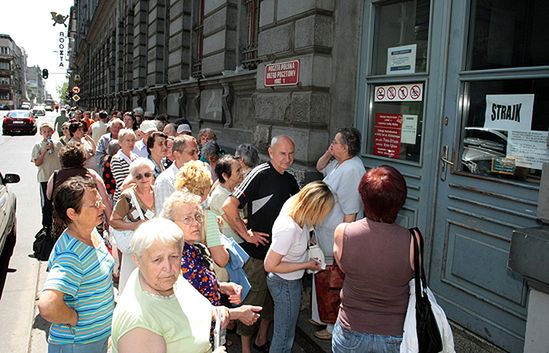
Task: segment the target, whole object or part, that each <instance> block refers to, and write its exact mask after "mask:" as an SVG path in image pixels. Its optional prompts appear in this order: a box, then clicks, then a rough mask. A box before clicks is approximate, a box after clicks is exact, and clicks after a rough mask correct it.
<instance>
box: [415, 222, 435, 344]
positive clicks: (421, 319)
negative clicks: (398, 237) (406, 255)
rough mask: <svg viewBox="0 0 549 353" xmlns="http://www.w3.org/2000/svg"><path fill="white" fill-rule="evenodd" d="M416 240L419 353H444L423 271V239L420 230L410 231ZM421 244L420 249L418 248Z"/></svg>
mask: <svg viewBox="0 0 549 353" xmlns="http://www.w3.org/2000/svg"><path fill="white" fill-rule="evenodd" d="M410 234H411V235H412V237H413V239H414V269H415V271H414V279H415V281H414V282H415V287H416V330H417V342H418V347H419V351H418V353H439V352H440V351H442V338H441V336H440V330H439V328H438V324H437V321H436V319H435V315H434V314H433V310H432V309H431V302H430V301H429V298H428V297H427V280H426V278H425V271H424V269H423V261H421V263H420V258H421V259H422V260H423V237H422V236H421V232H420V231H419V229H418V228H412V229H410ZM418 243H419V247H418Z"/></svg>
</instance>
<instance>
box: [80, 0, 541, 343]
mask: <svg viewBox="0 0 549 353" xmlns="http://www.w3.org/2000/svg"><path fill="white" fill-rule="evenodd" d="M547 13H549V5H548V4H547V3H546V2H543V1H536V0H529V1H525V2H515V1H507V0H505V1H480V0H468V1H451V0H441V1H429V0H401V1H383V0H379V1H377V0H349V1H335V0H301V1H294V0H262V1H259V0H206V1H204V0H188V1H183V0H150V1H143V0H118V1H83V0H78V1H75V6H74V8H73V17H74V22H73V23H74V25H73V27H72V28H71V33H72V34H73V37H74V38H75V42H74V43H73V45H74V51H73V55H74V56H73V57H72V58H71V60H72V61H71V69H72V73H73V76H72V80H73V81H72V83H71V84H78V85H79V87H81V95H80V96H81V97H82V101H81V102H80V103H79V104H81V105H83V106H87V107H94V106H98V107H103V108H108V109H119V110H129V109H131V108H134V107H136V106H141V107H143V108H144V109H145V110H147V111H153V112H155V113H156V114H165V115H167V116H168V117H169V118H170V119H177V118H179V117H185V118H187V119H189V120H190V121H191V122H192V123H193V126H194V127H195V129H196V127H210V128H212V129H214V130H215V131H217V132H218V136H219V142H220V144H222V145H223V146H224V147H225V149H226V150H227V151H231V148H234V147H235V146H237V145H238V144H240V143H243V142H252V143H255V144H256V145H257V146H259V147H260V149H261V150H262V151H263V152H265V151H266V146H267V144H268V142H269V140H270V138H271V137H272V136H275V135H278V134H287V135H290V136H292V137H293V138H294V140H295V141H296V142H297V145H296V155H295V157H296V165H295V166H296V167H295V169H294V172H295V173H296V174H297V175H298V177H299V178H300V179H301V180H307V179H308V178H311V177H313V175H314V172H313V166H314V165H315V163H316V161H317V159H318V157H319V156H320V155H322V153H323V152H324V151H325V149H326V148H327V147H328V144H329V141H330V140H331V138H332V137H333V135H334V133H335V132H336V131H337V129H338V128H341V127H345V126H355V127H357V128H358V129H359V130H360V131H361V132H362V134H363V146H362V151H361V156H362V158H363V161H364V163H365V165H366V166H367V167H373V166H376V165H380V164H389V165H393V166H395V167H396V168H398V169H399V170H400V171H401V172H402V173H403V175H405V177H406V180H407V183H408V198H407V202H406V205H405V207H404V209H403V211H402V212H401V214H400V215H399V219H398V222H399V223H401V224H402V225H405V226H408V227H412V226H415V225H417V226H419V227H420V228H421V229H423V230H424V234H425V238H426V240H427V249H426V255H427V258H426V259H425V261H426V264H427V265H428V266H427V268H428V269H429V273H430V285H431V288H432V289H433V291H434V292H435V293H436V294H437V298H438V299H439V302H440V303H441V304H442V306H443V307H444V309H445V310H446V312H447V314H448V316H449V318H450V319H451V320H452V321H454V322H455V323H456V324H457V325H459V326H461V327H463V328H464V329H465V330H466V331H468V332H470V333H473V334H475V335H478V336H480V337H481V338H484V339H486V340H487V341H488V342H491V343H493V344H494V345H496V346H498V347H501V348H503V349H505V350H507V351H510V352H522V348H523V346H524V333H525V327H526V320H527V314H526V313H527V311H526V306H527V302H528V293H529V292H528V287H527V285H526V282H525V281H524V279H523V278H522V277H521V276H520V275H518V274H517V273H515V272H513V271H511V270H510V269H509V268H508V266H507V262H508V257H509V247H510V239H511V235H512V232H513V230H514V229H517V228H524V227H532V226H535V225H536V209H537V198H538V191H539V183H540V179H541V178H542V175H541V164H542V163H543V162H544V161H549V151H548V150H547V144H546V143H545V141H546V140H547V130H548V127H549V120H548V119H547V118H545V117H544V113H545V111H547V109H546V106H547V105H548V104H549V97H548V94H549V93H548V92H549V90H548V89H546V88H547V86H548V85H549V54H548V53H549V52H548V51H547V50H546V49H545V48H546V45H545V44H546V42H547V36H546V35H545V34H544V33H545V32H544V31H543V30H542V29H541V27H540V26H541V24H542V23H543V18H544V16H545V14H547ZM277 64H279V65H277ZM288 68H289V69H288ZM291 70H294V71H292V72H290V71H291ZM297 71H298V73H297ZM75 74H77V75H78V78H79V79H80V81H76V82H75V81H74V79H75ZM290 76H291V78H294V79H295V80H291V79H290ZM283 78H284V80H283ZM285 78H288V79H287V80H285Z"/></svg>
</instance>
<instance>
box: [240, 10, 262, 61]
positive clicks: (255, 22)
mask: <svg viewBox="0 0 549 353" xmlns="http://www.w3.org/2000/svg"><path fill="white" fill-rule="evenodd" d="M242 4H243V5H244V11H245V18H246V19H247V21H246V28H247V33H246V37H245V38H244V45H243V47H242V49H241V53H242V65H243V66H244V67H245V68H246V69H255V68H257V64H258V63H259V59H258V58H257V35H258V32H259V8H260V4H259V0H243V1H242Z"/></svg>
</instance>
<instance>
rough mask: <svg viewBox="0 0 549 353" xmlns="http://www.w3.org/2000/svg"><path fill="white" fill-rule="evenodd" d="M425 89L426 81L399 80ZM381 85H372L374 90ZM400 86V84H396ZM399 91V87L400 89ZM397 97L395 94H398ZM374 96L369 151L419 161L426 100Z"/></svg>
mask: <svg viewBox="0 0 549 353" xmlns="http://www.w3.org/2000/svg"><path fill="white" fill-rule="evenodd" d="M400 85H401V86H416V87H420V89H421V90H422V89H423V83H413V84H400ZM380 87H391V86H375V87H374V86H372V87H371V88H372V90H373V92H376V91H377V90H379V89H380ZM394 87H398V85H394ZM397 95H398V91H397ZM395 99H396V98H395ZM378 100H379V99H376V98H372V102H371V103H370V106H371V107H372V109H371V111H370V117H369V119H368V121H369V125H368V126H369V128H368V134H369V136H368V139H367V153H368V154H371V155H374V156H380V157H386V158H392V159H400V160H404V161H412V162H419V158H420V153H421V138H422V131H423V100H422V99H418V100H417V101H396V102H395V101H391V102H387V101H378Z"/></svg>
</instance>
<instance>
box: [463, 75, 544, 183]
mask: <svg viewBox="0 0 549 353" xmlns="http://www.w3.org/2000/svg"><path fill="white" fill-rule="evenodd" d="M464 96H465V99H464V121H465V127H464V131H463V132H462V136H461V141H462V145H461V151H462V155H461V170H462V171H464V172H468V173H472V174H477V175H484V176H491V177H496V178H505V179H514V180H517V179H518V180H528V181H532V182H539V177H540V175H541V170H540V169H541V162H542V161H544V160H545V159H549V149H548V148H547V145H546V141H547V130H548V128H549V119H547V118H546V112H547V111H549V79H534V80H531V79H527V80H525V79H519V80H498V81H474V82H466V83H465V95H464ZM487 108H488V109H487Z"/></svg>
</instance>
